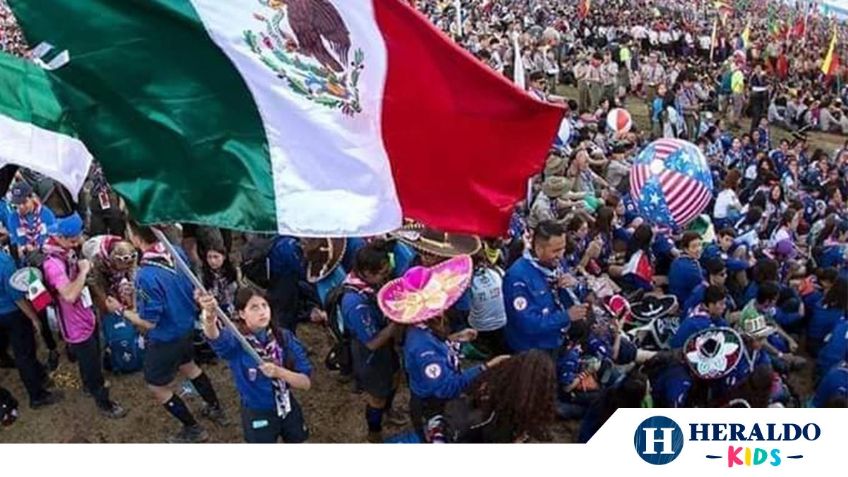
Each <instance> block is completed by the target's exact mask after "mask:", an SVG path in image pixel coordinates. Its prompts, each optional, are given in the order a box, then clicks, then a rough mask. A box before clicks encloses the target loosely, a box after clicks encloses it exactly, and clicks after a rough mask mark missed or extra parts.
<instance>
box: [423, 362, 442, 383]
mask: <svg viewBox="0 0 848 477" xmlns="http://www.w3.org/2000/svg"><path fill="white" fill-rule="evenodd" d="M424 375H425V376H427V377H428V378H430V379H438V377H439V376H441V375H442V367H441V366H439V365H438V364H436V363H433V364H428V365H427V367H426V368H424Z"/></svg>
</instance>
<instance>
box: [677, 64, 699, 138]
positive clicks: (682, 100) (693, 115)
mask: <svg viewBox="0 0 848 477" xmlns="http://www.w3.org/2000/svg"><path fill="white" fill-rule="evenodd" d="M679 81H680V82H681V83H682V87H681V88H680V91H679V92H678V93H677V103H678V104H679V105H680V110H681V111H682V113H683V121H684V123H685V124H686V138H687V139H688V140H689V141H692V142H694V141H695V140H696V139H697V138H698V124H699V121H700V114H701V105H700V102H699V101H698V95H697V93H695V87H694V78H693V77H692V75H691V73H689V72H684V73H683V74H682V76H681V78H680V79H679Z"/></svg>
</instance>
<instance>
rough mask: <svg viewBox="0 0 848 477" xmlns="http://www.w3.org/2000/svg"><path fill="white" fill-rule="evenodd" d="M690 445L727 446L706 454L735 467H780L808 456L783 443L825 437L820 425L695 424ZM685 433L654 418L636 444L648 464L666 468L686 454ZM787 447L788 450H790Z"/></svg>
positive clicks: (637, 436) (639, 433)
mask: <svg viewBox="0 0 848 477" xmlns="http://www.w3.org/2000/svg"><path fill="white" fill-rule="evenodd" d="M686 431H687V432H686V437H688V440H689V442H716V443H719V442H726V443H727V445H726V446H725V445H721V447H717V448H716V450H717V451H718V449H719V448H720V449H721V451H720V452H716V453H714V454H706V455H705V456H704V457H706V458H707V459H709V460H718V461H720V462H723V463H725V464H726V465H727V467H728V468H733V467H751V466H760V465H765V466H771V467H777V466H779V465H781V464H783V463H784V462H786V461H789V460H798V459H803V458H804V456H803V455H801V454H798V453H793V452H791V451H788V450H786V449H785V448H784V445H782V443H792V442H798V441H809V442H812V441H815V440H817V439H818V438H819V437H821V428H820V427H819V426H818V424H815V423H807V424H803V425H800V424H793V423H780V424H777V423H768V424H762V425H761V424H754V425H753V426H746V425H744V424H738V423H692V424H689V428H688V429H687V430H686ZM683 441H684V433H683V431H682V430H681V429H680V426H678V425H677V423H676V422H674V421H673V420H671V419H669V418H667V417H664V416H654V417H651V418H648V419H645V420H644V421H642V423H641V424H639V426H638V427H637V428H636V433H635V434H634V436H633V444H634V446H635V447H636V453H637V454H639V457H641V458H642V460H644V461H645V462H647V463H649V464H653V465H665V464H668V463H670V462H672V461H673V460H674V459H676V458H677V456H678V455H680V452H681V451H682V450H683ZM790 445H791V444H787V445H786V446H785V447H789V446H790Z"/></svg>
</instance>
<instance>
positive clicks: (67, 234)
mask: <svg viewBox="0 0 848 477" xmlns="http://www.w3.org/2000/svg"><path fill="white" fill-rule="evenodd" d="M83 227H84V224H83V221H82V217H80V216H79V214H78V213H76V212H74V213H73V214H71V215H69V216H67V217H62V218H61V219H56V222H54V223H53V225H51V226H50V229H49V230H48V232H49V233H50V235H53V236H55V237H64V238H73V237H79V236H80V235H82V230H83Z"/></svg>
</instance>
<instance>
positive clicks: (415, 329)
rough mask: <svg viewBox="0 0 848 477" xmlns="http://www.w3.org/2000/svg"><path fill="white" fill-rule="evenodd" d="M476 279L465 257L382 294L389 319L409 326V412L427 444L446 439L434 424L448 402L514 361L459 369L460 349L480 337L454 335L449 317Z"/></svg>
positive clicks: (411, 276) (416, 270)
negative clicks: (488, 373)
mask: <svg viewBox="0 0 848 477" xmlns="http://www.w3.org/2000/svg"><path fill="white" fill-rule="evenodd" d="M472 275H473V264H472V260H471V257H469V256H467V255H460V256H457V257H454V258H451V259H448V260H446V261H444V262H441V263H439V264H437V265H435V266H433V267H430V268H427V267H413V268H411V269H409V270H408V271H407V272H406V274H404V276H403V277H401V278H398V279H395V280H392V281H391V282H389V283H387V284H386V285H385V286H384V287H383V288H382V289H381V290H380V292H379V293H378V303H379V305H380V309H381V310H382V311H383V313H385V314H386V317H387V318H389V319H390V320H392V321H394V322H396V323H399V324H401V325H409V328H408V329H407V333H406V340H405V342H404V346H403V358H404V359H403V362H404V367H405V369H406V374H407V376H408V378H409V390H410V404H409V410H410V414H411V416H412V424H413V427H414V428H415V430H416V432H417V433H418V435H419V436H420V437H422V438H423V439H424V440H425V441H427V442H434V441H439V440H441V439H443V436H438V435H436V434H437V432H434V431H436V430H437V429H436V428H433V427H431V423H432V418H433V417H435V416H439V415H442V414H443V413H444V407H445V404H446V403H447V401H449V400H451V399H455V398H457V397H459V396H460V394H462V392H463V391H465V390H466V389H467V388H468V386H469V385H470V384H471V382H472V381H474V379H475V378H477V377H478V376H479V375H480V373H482V372H483V371H485V370H486V369H490V368H493V367H495V366H497V365H498V364H500V363H502V362H503V361H504V360H506V359H509V357H508V356H505V355H502V356H497V357H495V358H492V359H491V360H489V361H488V362H486V363H485V364H482V365H477V366H475V367H472V368H469V369H466V370H462V369H461V368H460V364H459V353H458V349H459V346H458V344H459V343H461V342H467V341H472V340H473V339H474V338H476V335H477V333H476V331H474V330H473V329H465V330H462V331H460V332H457V333H454V334H449V324H448V321H449V320H448V318H447V317H446V315H445V311H446V310H447V309H448V308H450V307H451V305H453V304H454V303H455V302H456V301H457V300H459V298H460V297H461V296H462V295H463V293H464V292H465V289H466V288H467V287H468V285H469V283H470V282H471V278H472ZM433 293H437V294H438V296H436V295H433Z"/></svg>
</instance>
